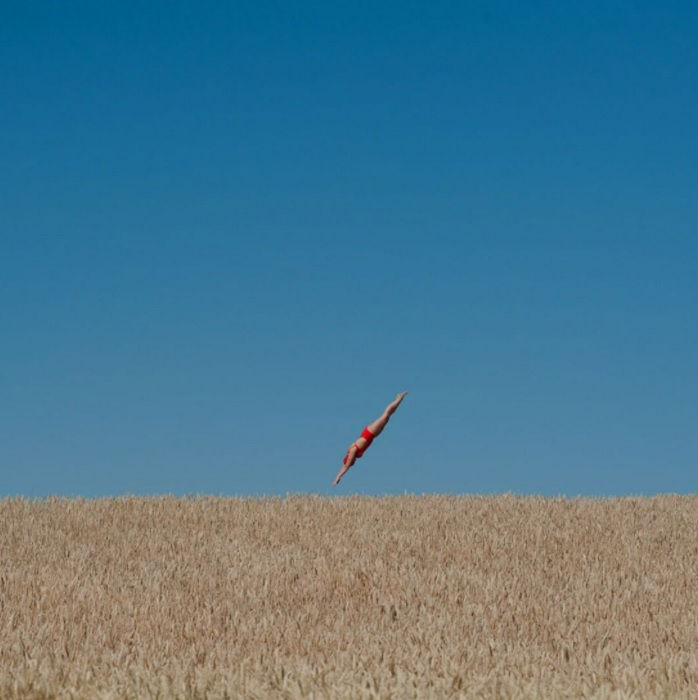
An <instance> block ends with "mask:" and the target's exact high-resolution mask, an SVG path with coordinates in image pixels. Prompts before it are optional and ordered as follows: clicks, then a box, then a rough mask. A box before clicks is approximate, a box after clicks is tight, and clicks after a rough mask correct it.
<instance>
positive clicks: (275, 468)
mask: <svg viewBox="0 0 698 700" xmlns="http://www.w3.org/2000/svg"><path fill="white" fill-rule="evenodd" d="M696 36H698V5H697V4H696V3H695V2H671V1H670V2H639V1H638V2H578V3H567V2H563V3H560V2H546V3H541V2H532V3H520V2H496V1H495V2H490V1H489V0H488V1H487V2H484V1H483V2H453V3H424V2H419V3H416V2H404V1H401V2H356V1H352V2H340V3H338V2H329V3H328V2H303V3H293V2H291V3H286V2H273V3H272V2H264V1H263V0H262V1H260V0H254V1H253V2H233V3H224V2H218V3H205V2H203V3H202V2H186V3H181V2H173V3H147V2H146V3H140V2H139V3H128V2H123V1H120V2H118V3H117V2H115V3H111V2H100V3H94V2H80V3H77V2H66V3H46V2H26V1H22V2H19V1H18V2H0V64H1V65H2V71H0V98H1V101H2V109H1V110H0V152H1V153H2V157H1V162H2V167H0V178H1V181H0V239H1V245H0V324H1V325H0V333H1V337H0V340H1V342H0V371H1V374H0V413H1V415H0V495H16V494H23V495H26V496H31V497H35V496H44V495H47V494H62V495H82V496H102V495H118V494H123V493H136V494H150V493H175V494H188V493H213V494H228V495H233V494H239V495H254V494H263V493H280V494H283V493H286V492H289V491H291V492H306V491H307V492H318V493H350V492H358V493H374V494H382V493H402V492H404V491H409V492H416V493H422V492H458V493H461V492H476V493H490V492H504V491H514V492H520V493H539V494H546V495H555V494H566V495H569V496H574V495H579V494H583V495H621V494H640V493H646V494H651V493H657V492H666V491H672V492H690V491H693V490H695V483H696V482H695V476H696V458H697V456H698V438H697V431H696V415H697V411H696V405H697V401H698V378H697V375H696V348H697V347H698V329H697V325H696V315H697V314H696V310H697V308H698V281H697V274H696V271H697V263H698V255H697V254H698V236H697V232H698V227H697V224H698V209H697V205H696V192H697V191H698V139H697V138H696V124H698V42H696ZM401 389H409V390H410V395H409V396H408V398H407V400H406V401H405V403H404V404H403V406H402V407H401V408H400V410H399V412H398V413H397V414H396V416H395V418H394V419H393V421H391V423H390V425H389V426H388V429H387V430H386V432H385V433H384V434H383V435H382V436H381V437H380V438H379V439H378V440H377V441H376V442H375V443H374V445H373V446H372V447H371V449H370V450H369V451H368V452H367V453H366V455H365V457H364V458H363V459H362V460H361V461H360V462H359V463H358V466H357V468H356V469H354V470H352V471H351V472H350V473H349V475H347V478H346V479H345V480H344V481H343V482H342V484H341V486H340V487H339V489H336V490H333V489H331V487H330V486H329V485H330V482H331V481H332V478H333V477H334V475H335V473H336V471H337V469H338V467H339V464H340V460H341V457H342V455H343V453H344V450H345V449H346V446H347V445H348V443H349V442H350V441H352V440H353V439H355V438H356V437H358V434H359V432H360V430H361V429H362V428H363V426H364V425H365V424H366V423H367V422H368V421H369V420H372V419H373V418H375V417H376V416H377V414H378V413H379V412H380V410H381V409H382V408H383V406H384V405H385V403H387V401H389V400H390V399H392V398H393V396H394V395H395V394H396V392H398V391H399V390H401Z"/></svg>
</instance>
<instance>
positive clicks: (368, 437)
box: [344, 428, 376, 464]
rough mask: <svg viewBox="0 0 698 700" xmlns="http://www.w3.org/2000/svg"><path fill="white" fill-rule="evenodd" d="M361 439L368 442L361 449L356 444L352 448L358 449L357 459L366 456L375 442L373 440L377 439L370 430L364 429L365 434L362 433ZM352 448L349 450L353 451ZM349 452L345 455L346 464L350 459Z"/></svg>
mask: <svg viewBox="0 0 698 700" xmlns="http://www.w3.org/2000/svg"><path fill="white" fill-rule="evenodd" d="M361 437H362V438H363V439H364V440H366V444H365V445H364V446H363V447H359V446H358V445H357V444H356V443H354V444H353V445H352V446H351V447H356V458H357V459H359V457H363V456H364V452H366V450H367V449H368V448H369V447H370V446H371V443H372V442H373V438H374V437H376V436H375V435H374V434H373V433H372V432H371V431H370V430H369V429H368V428H364V430H363V432H362V433H361ZM351 447H350V448H349V450H351ZM349 450H347V453H346V455H344V464H346V463H347V458H348V457H349Z"/></svg>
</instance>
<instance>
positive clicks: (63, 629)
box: [0, 495, 698, 698]
mask: <svg viewBox="0 0 698 700" xmlns="http://www.w3.org/2000/svg"><path fill="white" fill-rule="evenodd" d="M0 553H1V554H0V556H1V559H0V565H1V569H0V697H2V698H54V697H55V698H131V697H133V698H136V697H138V698H141V697H143V698H151V697H161V698H170V697H172V698H225V697H249V698H267V697H269V698H294V697H316V698H341V697H352V698H357V697H381V698H409V697H419V698H429V697H439V698H441V697H555V698H565V697H594V698H621V697H643V698H644V697H672V698H673V697H696V696H698V498H697V497H694V496H673V495H667V496H658V497H654V498H620V499H583V498H579V499H563V498H558V499H546V498H542V497H517V496H513V495H503V496H492V497H479V496H407V495H406V496H397V497H384V498H369V497H358V496H350V497H345V498H323V497H319V496H288V497H286V498H261V499H242V498H214V497H190V498H175V497H173V496H163V497H147V498H145V497H144V498H141V497H122V498H116V499H96V500H85V499H61V498H48V499H42V500H25V499H21V498H6V499H4V500H0Z"/></svg>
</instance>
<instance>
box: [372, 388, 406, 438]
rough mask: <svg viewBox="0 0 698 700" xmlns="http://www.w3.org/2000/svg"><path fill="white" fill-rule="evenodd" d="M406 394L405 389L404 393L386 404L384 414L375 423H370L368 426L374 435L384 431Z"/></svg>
mask: <svg viewBox="0 0 698 700" xmlns="http://www.w3.org/2000/svg"><path fill="white" fill-rule="evenodd" d="M406 394H407V392H406V391H403V392H402V393H400V394H398V395H397V396H396V397H395V400H394V401H391V402H390V403H389V404H388V405H387V406H386V409H385V411H383V415H382V416H381V417H380V418H378V419H377V420H374V421H373V423H369V424H368V425H367V426H366V427H367V428H368V429H369V430H370V431H371V432H372V433H373V434H374V435H380V434H381V433H382V432H383V428H385V426H386V425H387V423H388V421H389V420H390V416H392V415H393V413H395V411H397V407H398V406H399V405H400V404H401V403H402V400H403V399H404V398H405V395H406Z"/></svg>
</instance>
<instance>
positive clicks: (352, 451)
mask: <svg viewBox="0 0 698 700" xmlns="http://www.w3.org/2000/svg"><path fill="white" fill-rule="evenodd" d="M405 396H407V392H406V391H402V392H400V393H399V394H398V395H397V396H396V397H395V399H394V400H393V401H391V402H390V403H389V404H388V405H387V406H386V408H385V411H383V413H382V414H381V416H380V417H379V418H378V419H376V420H374V421H373V423H369V424H368V425H367V426H366V428H367V429H368V430H369V431H370V432H371V433H373V435H374V437H378V436H379V435H380V434H381V433H382V432H383V428H385V426H386V425H387V424H388V421H389V420H390V416H392V415H393V413H395V411H397V407H398V406H399V405H400V404H401V403H402V400H403V399H404V398H405ZM367 443H368V440H366V438H364V437H360V438H359V439H358V440H356V442H352V443H351V445H349V449H348V450H347V453H346V455H345V456H344V463H343V464H342V468H341V469H340V470H339V473H338V474H337V476H336V477H335V479H334V482H333V485H334V486H337V484H338V483H339V482H340V481H341V480H342V477H343V476H344V475H345V474H346V473H347V472H348V471H349V470H350V469H351V468H352V467H353V466H354V462H356V459H357V453H358V452H359V450H363V449H364V448H365V447H366V445H367Z"/></svg>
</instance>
